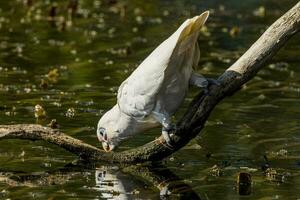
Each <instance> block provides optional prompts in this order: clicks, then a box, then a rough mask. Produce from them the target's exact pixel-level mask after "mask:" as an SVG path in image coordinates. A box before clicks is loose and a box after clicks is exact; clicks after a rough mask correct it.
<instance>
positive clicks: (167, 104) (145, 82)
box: [97, 11, 209, 151]
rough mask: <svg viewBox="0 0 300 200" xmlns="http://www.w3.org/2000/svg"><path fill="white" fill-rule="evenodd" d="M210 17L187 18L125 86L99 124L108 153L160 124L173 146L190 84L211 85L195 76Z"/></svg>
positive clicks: (101, 138) (143, 63)
mask: <svg viewBox="0 0 300 200" xmlns="http://www.w3.org/2000/svg"><path fill="white" fill-rule="evenodd" d="M208 15H209V12H208V11H206V12H204V13H202V14H201V15H199V16H195V17H193V18H191V19H187V20H186V21H185V22H184V23H183V24H182V25H181V26H180V27H179V28H178V29H177V30H176V31H175V33H173V34H172V35H171V36H170V37H169V38H168V39H166V40H165V41H164V42H163V43H161V44H160V45H159V46H158V47H157V48H156V49H155V50H154V51H153V52H152V53H151V54H150V55H149V56H148V57H147V58H146V59H145V60H144V61H143V62H142V63H141V64H140V65H139V66H138V67H137V69H136V70H135V71H134V72H133V73H132V74H131V75H130V76H129V77H128V78H127V79H126V80H125V81H124V82H123V83H122V84H121V86H120V87H119V90H118V96H117V104H116V105H115V106H114V107H113V108H112V109H110V110H109V111H108V112H106V113H105V114H104V115H103V116H102V118H101V119H100V120H99V122H98V127H97V136H98V139H99V141H100V142H102V146H103V148H104V150H105V151H111V150H113V149H114V148H115V147H116V146H117V145H118V144H119V142H120V141H122V140H124V139H125V138H128V137H129V136H132V135H134V134H137V133H141V132H143V131H146V130H148V129H150V128H153V127H157V126H159V125H162V135H163V137H164V139H165V140H166V142H167V144H169V146H171V138H170V135H169V133H170V132H171V129H173V126H172V123H171V117H172V115H173V114H174V113H175V112H176V111H177V109H178V108H179V106H180V105H181V104H182V102H183V100H184V98H185V96H186V94H187V91H188V88H189V85H195V86H198V87H202V88H205V87H207V86H208V84H209V82H208V80H207V79H205V78H204V77H203V76H202V75H200V74H196V73H195V69H196V67H197V66H198V62H199V58H200V50H199V46H198V42H197V40H198V35H199V32H200V28H201V27H202V26H203V24H204V23H205V21H206V20H207V18H208Z"/></svg>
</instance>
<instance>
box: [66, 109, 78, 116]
mask: <svg viewBox="0 0 300 200" xmlns="http://www.w3.org/2000/svg"><path fill="white" fill-rule="evenodd" d="M75 114H76V111H75V109H74V108H69V109H68V110H67V112H66V114H65V116H66V117H69V118H73V117H74V116H75Z"/></svg>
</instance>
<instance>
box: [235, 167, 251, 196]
mask: <svg viewBox="0 0 300 200" xmlns="http://www.w3.org/2000/svg"><path fill="white" fill-rule="evenodd" d="M251 185H252V179H251V174H249V173H247V172H240V173H239V174H238V176H237V189H238V193H239V195H250V194H251Z"/></svg>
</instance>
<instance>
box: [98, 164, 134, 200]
mask: <svg viewBox="0 0 300 200" xmlns="http://www.w3.org/2000/svg"><path fill="white" fill-rule="evenodd" d="M95 180H96V187H97V189H98V190H99V191H101V198H103V199H120V200H121V199H122V200H123V199H124V200H126V199H131V198H129V197H130V195H129V194H128V193H127V192H126V190H125V187H124V185H123V183H122V181H121V180H120V179H118V178H117V176H116V175H115V174H112V173H111V172H110V170H109V169H106V168H105V167H102V168H101V169H97V170H96V173H95Z"/></svg>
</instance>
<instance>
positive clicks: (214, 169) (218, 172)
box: [209, 165, 223, 177]
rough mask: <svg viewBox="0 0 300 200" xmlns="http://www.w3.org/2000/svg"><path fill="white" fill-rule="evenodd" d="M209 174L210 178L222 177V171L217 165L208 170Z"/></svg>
mask: <svg viewBox="0 0 300 200" xmlns="http://www.w3.org/2000/svg"><path fill="white" fill-rule="evenodd" d="M209 174H210V175H211V176H216V177H218V176H222V175H223V172H222V169H221V168H220V167H219V166H218V165H214V166H212V167H211V168H210V169H209Z"/></svg>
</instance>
